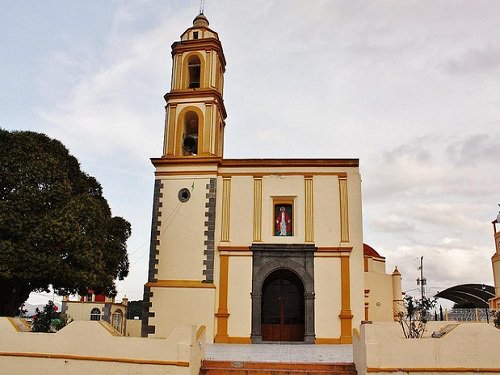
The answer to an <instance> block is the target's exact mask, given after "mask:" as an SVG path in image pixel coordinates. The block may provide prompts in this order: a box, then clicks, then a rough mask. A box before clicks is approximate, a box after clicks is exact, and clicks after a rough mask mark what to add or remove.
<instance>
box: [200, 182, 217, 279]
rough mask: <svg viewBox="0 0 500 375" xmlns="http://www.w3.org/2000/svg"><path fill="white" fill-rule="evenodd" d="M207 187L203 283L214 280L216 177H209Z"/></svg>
mask: <svg viewBox="0 0 500 375" xmlns="http://www.w3.org/2000/svg"><path fill="white" fill-rule="evenodd" d="M206 189H207V195H206V198H207V203H206V204H205V207H206V208H207V212H205V217H206V218H207V221H206V222H205V236H207V239H206V241H205V251H204V255H205V259H204V260H203V265H204V266H205V269H204V270H203V275H205V280H203V282H205V283H209V284H210V283H213V282H214V249H215V212H216V197H217V179H216V178H211V179H210V182H209V183H208V184H207V186H206Z"/></svg>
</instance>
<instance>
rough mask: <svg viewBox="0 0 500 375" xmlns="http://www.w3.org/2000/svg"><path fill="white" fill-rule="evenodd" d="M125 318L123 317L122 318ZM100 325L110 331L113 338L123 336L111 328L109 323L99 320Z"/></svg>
mask: <svg viewBox="0 0 500 375" xmlns="http://www.w3.org/2000/svg"><path fill="white" fill-rule="evenodd" d="M122 318H123V316H122ZM99 324H100V325H101V326H102V327H104V328H105V329H106V331H108V333H109V334H110V335H111V336H121V334H120V333H119V332H118V331H117V330H116V329H115V328H114V327H113V326H111V325H110V324H109V323H108V322H106V321H102V320H99Z"/></svg>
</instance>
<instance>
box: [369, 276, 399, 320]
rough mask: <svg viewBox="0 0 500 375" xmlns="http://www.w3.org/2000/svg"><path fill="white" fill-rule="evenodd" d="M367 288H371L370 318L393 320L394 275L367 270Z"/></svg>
mask: <svg viewBox="0 0 500 375" xmlns="http://www.w3.org/2000/svg"><path fill="white" fill-rule="evenodd" d="M365 289H370V293H369V295H368V302H369V310H368V320H372V321H377V322H378V321H393V320H394V313H393V293H392V276H391V275H387V274H382V273H376V272H365Z"/></svg>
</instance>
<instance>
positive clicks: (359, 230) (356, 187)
mask: <svg viewBox="0 0 500 375" xmlns="http://www.w3.org/2000/svg"><path fill="white" fill-rule="evenodd" d="M347 184H348V185H347V189H348V190H347V191H348V196H349V211H348V212H349V234H350V237H349V239H350V242H349V245H350V246H352V247H353V249H352V252H351V255H350V259H349V265H350V268H351V310H352V313H353V315H354V317H353V320H352V327H353V328H354V327H357V326H358V325H359V324H360V323H361V320H364V276H363V274H364V255H363V217H362V201H361V199H362V198H361V176H360V174H359V171H358V169H357V168H351V169H348V170H347ZM343 245H344V244H343ZM345 245H347V244H345Z"/></svg>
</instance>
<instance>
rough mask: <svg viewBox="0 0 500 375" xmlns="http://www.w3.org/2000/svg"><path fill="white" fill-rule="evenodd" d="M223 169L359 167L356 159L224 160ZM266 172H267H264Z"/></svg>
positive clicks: (337, 173) (344, 174)
mask: <svg viewBox="0 0 500 375" xmlns="http://www.w3.org/2000/svg"><path fill="white" fill-rule="evenodd" d="M222 166H223V167H270V168H272V167H277V169H276V170H277V171H278V174H279V171H282V170H283V169H282V168H283V167H305V168H311V167H318V168H328V167H342V168H346V167H359V160H358V159H225V160H224V163H223V164H222ZM266 172H267V171H266ZM325 172H327V173H335V174H336V175H338V176H344V177H346V178H347V173H346V172H340V171H325ZM303 174H304V175H308V176H312V175H314V172H311V171H310V170H309V171H307V172H303Z"/></svg>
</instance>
